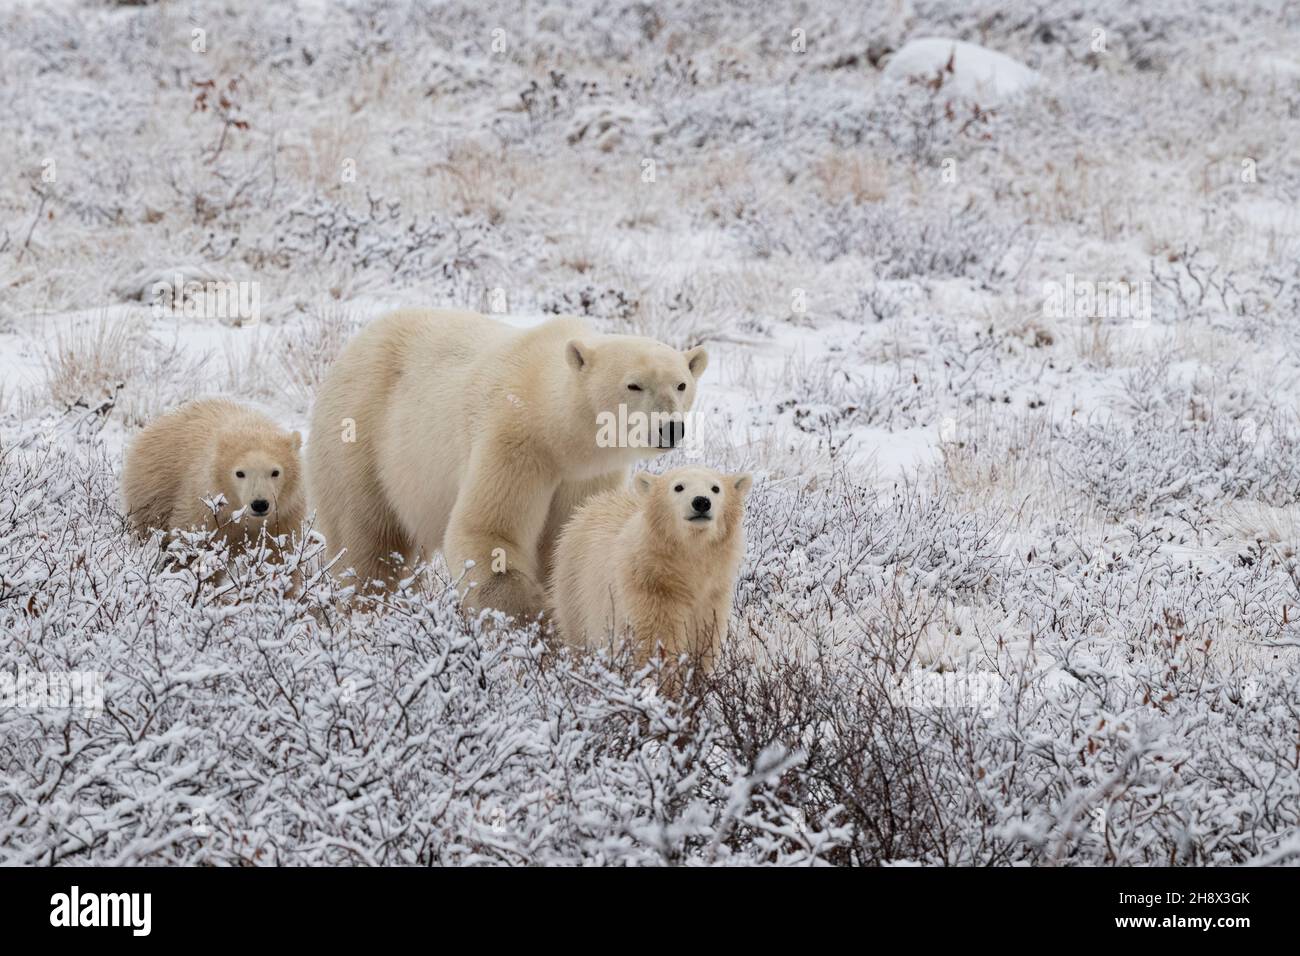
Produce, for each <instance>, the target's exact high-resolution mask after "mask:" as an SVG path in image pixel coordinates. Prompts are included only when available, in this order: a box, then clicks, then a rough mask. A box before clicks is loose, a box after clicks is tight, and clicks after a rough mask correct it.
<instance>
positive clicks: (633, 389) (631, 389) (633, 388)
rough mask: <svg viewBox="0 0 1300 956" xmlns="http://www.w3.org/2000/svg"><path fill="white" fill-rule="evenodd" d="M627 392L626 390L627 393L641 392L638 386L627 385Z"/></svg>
mask: <svg viewBox="0 0 1300 956" xmlns="http://www.w3.org/2000/svg"><path fill="white" fill-rule="evenodd" d="M627 390H628V391H629V392H639V391H641V386H640V385H629V386H628V387H627Z"/></svg>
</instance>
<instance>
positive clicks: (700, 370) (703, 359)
mask: <svg viewBox="0 0 1300 956" xmlns="http://www.w3.org/2000/svg"><path fill="white" fill-rule="evenodd" d="M686 367H687V368H689V369H690V370H691V374H692V375H694V376H695V377H696V378H699V377H700V376H701V375H703V374H704V370H705V369H706V368H708V367H709V353H708V352H706V351H704V346H703V345H697V346H696V347H695V348H693V349H691V350H690V351H688V352H687V353H686Z"/></svg>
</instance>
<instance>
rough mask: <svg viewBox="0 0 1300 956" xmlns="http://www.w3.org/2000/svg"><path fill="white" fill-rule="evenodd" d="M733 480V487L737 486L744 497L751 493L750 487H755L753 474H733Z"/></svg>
mask: <svg viewBox="0 0 1300 956" xmlns="http://www.w3.org/2000/svg"><path fill="white" fill-rule="evenodd" d="M732 481H733V484H732V487H733V488H735V489H736V490H737V491H738V492H740V496H741V497H742V498H743V497H744V496H745V495H747V494H749V489H750V488H753V487H754V476H753V475H749V474H745V475H734V476H732Z"/></svg>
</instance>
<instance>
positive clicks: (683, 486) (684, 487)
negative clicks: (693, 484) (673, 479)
mask: <svg viewBox="0 0 1300 956" xmlns="http://www.w3.org/2000/svg"><path fill="white" fill-rule="evenodd" d="M685 490H686V486H685V485H678V486H677V487H676V488H674V489H673V491H685Z"/></svg>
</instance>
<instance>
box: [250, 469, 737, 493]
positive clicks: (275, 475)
mask: <svg viewBox="0 0 1300 956" xmlns="http://www.w3.org/2000/svg"><path fill="white" fill-rule="evenodd" d="M271 477H272V478H279V477H280V469H279V468H272V469H271ZM714 490H715V491H716V490H717V489H716V488H715V489H714Z"/></svg>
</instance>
